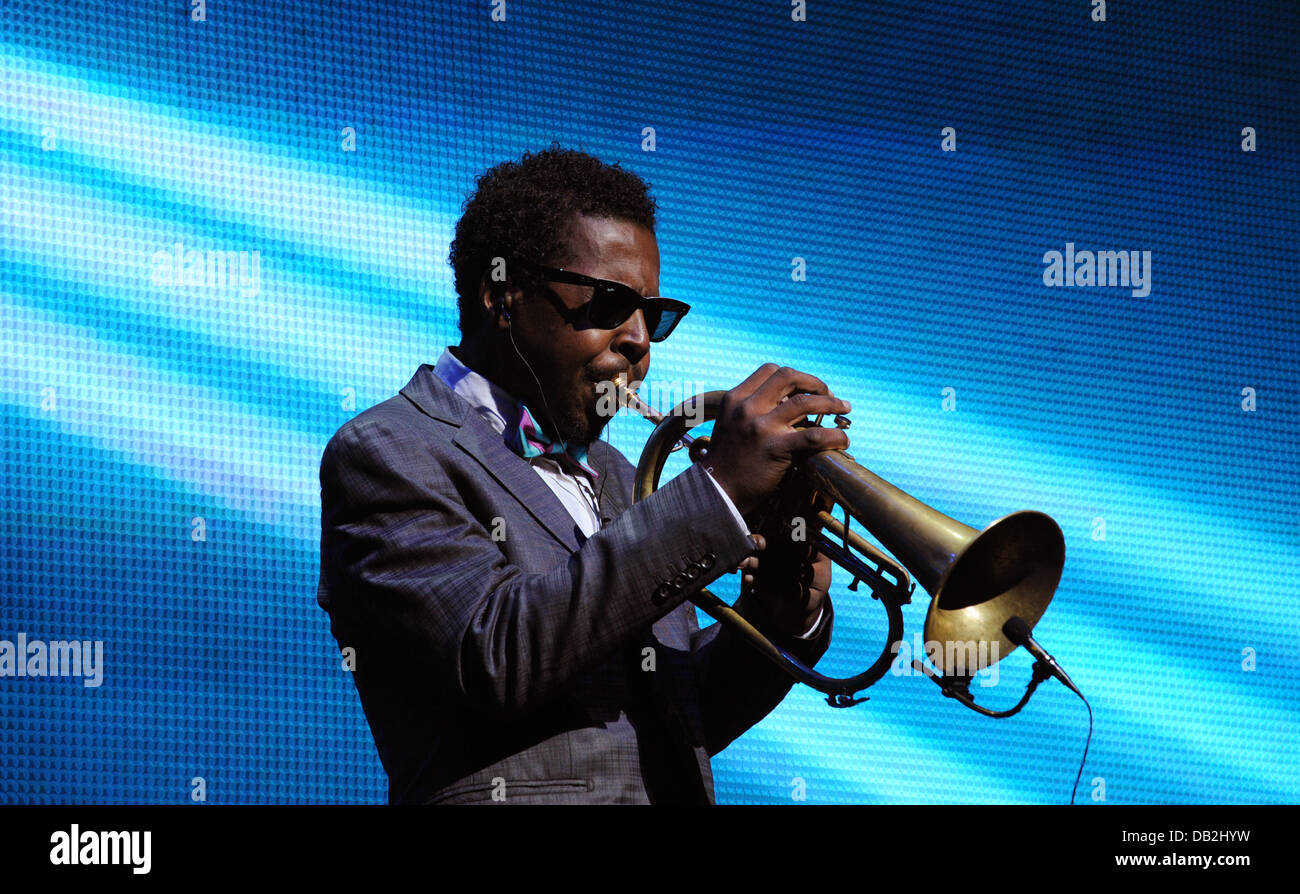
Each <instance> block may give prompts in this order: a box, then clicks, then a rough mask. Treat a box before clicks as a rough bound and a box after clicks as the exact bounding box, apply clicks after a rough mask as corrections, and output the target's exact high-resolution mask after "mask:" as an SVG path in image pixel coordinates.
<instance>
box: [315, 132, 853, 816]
mask: <svg viewBox="0 0 1300 894" xmlns="http://www.w3.org/2000/svg"><path fill="white" fill-rule="evenodd" d="M450 260H451V263H452V266H453V267H454V268H455V272H456V288H457V292H458V295H459V301H460V314H461V331H462V343H461V345H459V346H458V347H456V348H453V349H449V350H448V351H447V352H445V353H444V354H443V355H442V358H441V359H440V360H439V361H438V363H437V365H436V366H429V365H427V364H426V365H424V366H422V367H421V368H420V369H419V371H417V372H416V374H415V376H414V377H413V378H412V379H411V381H410V382H409V383H408V384H407V385H406V387H404V388H403V389H402V390H401V392H400V394H398V395H397V396H396V397H393V398H391V399H389V400H387V401H385V402H383V403H381V404H379V405H378V406H376V407H372V408H371V409H369V410H367V411H365V412H363V413H361V414H359V415H358V416H357V417H356V418H355V419H353V420H352V421H350V422H349V423H347V424H346V425H344V426H343V427H342V428H341V429H340V430H339V431H338V433H337V434H335V436H334V437H333V438H332V439H331V441H330V443H329V445H328V446H327V447H326V450H325V454H324V457H323V459H322V461H321V500H322V537H321V582H320V589H319V594H318V599H319V602H320V604H321V606H322V607H323V608H324V609H325V610H326V611H328V612H329V613H330V616H331V628H332V631H333V633H334V635H335V637H336V638H337V640H338V643H339V646H340V648H351V649H353V650H354V653H353V654H354V655H355V660H356V664H355V672H354V679H355V681H356V685H357V690H358V693H359V694H360V697H361V702H362V706H363V707H364V709H365V712H366V717H367V719H368V721H369V723H370V727H371V730H372V732H373V733H374V736H375V742H376V745H377V747H378V750H379V754H380V757H381V759H382V761H383V764H384V768H385V770H386V771H387V773H388V776H389V801H390V802H391V803H469V802H492V801H504V802H506V803H512V802H513V803H560V802H584V803H647V802H648V803H711V802H712V801H713V798H714V794H713V778H712V773H711V771H710V765H709V758H710V757H711V756H712V755H714V754H717V753H718V752H719V751H721V750H722V749H723V748H725V747H726V746H727V745H728V744H729V743H730V742H731V741H733V740H734V739H735V738H736V737H737V736H739V735H740V734H741V733H742V732H744V731H745V730H746V729H748V728H749V727H750V726H752V725H753V724H754V723H756V722H757V721H759V720H760V719H761V718H762V717H764V716H765V715H766V714H767V713H768V712H769V711H770V710H771V709H772V708H773V707H775V706H776V705H777V704H778V703H779V702H780V700H781V699H782V698H783V697H784V696H785V694H786V692H787V691H788V690H789V688H790V686H791V685H792V684H791V680H790V678H789V677H788V676H787V675H785V674H784V673H783V672H781V671H780V670H779V669H777V668H775V667H774V666H772V665H771V664H770V663H769V662H767V661H766V659H764V658H762V657H761V656H760V655H759V654H758V653H757V652H756V651H755V650H754V649H753V648H752V647H751V646H749V645H748V644H747V643H744V642H743V641H741V640H740V639H739V638H737V637H736V636H735V635H734V634H733V632H732V631H731V630H730V628H723V627H722V625H714V626H712V627H710V628H708V629H707V630H704V631H701V630H700V629H699V626H698V624H697V622H696V618H695V610H694V608H693V607H692V606H691V605H690V604H688V603H687V602H686V601H685V600H686V598H687V597H688V596H689V595H691V594H692V593H694V592H695V591H696V590H698V589H700V588H701V587H703V586H705V585H706V584H707V583H709V582H710V581H711V580H713V579H714V578H715V577H717V576H718V575H719V574H721V573H723V572H726V571H728V570H730V569H734V568H737V567H738V566H741V565H743V566H744V567H745V568H746V570H747V571H748V574H747V576H746V578H745V585H746V593H745V595H744V596H742V598H741V600H740V601H739V609H740V610H741V611H742V612H743V613H744V614H745V615H746V616H747V617H748V618H750V620H751V622H753V623H754V624H755V625H756V626H759V627H760V629H763V630H764V631H765V632H767V633H769V634H771V635H773V636H775V637H776V638H777V640H778V642H780V643H781V644H782V645H783V646H784V647H786V648H787V649H789V650H790V651H791V652H792V653H794V654H796V655H798V656H799V657H800V658H801V659H802V660H804V661H805V662H807V663H809V664H811V663H813V662H815V661H816V660H817V659H818V658H819V657H820V656H821V655H822V653H823V652H824V651H825V650H826V648H827V646H828V645H829V642H830V632H831V626H832V618H831V615H832V612H831V605H830V601H829V600H828V599H827V598H826V589H827V587H828V586H829V583H830V566H829V561H828V560H826V559H825V558H823V557H821V556H815V557H810V556H805V561H804V562H802V563H799V562H794V563H791V562H789V561H785V562H780V563H771V562H769V563H766V564H760V563H758V562H757V559H756V558H754V557H753V555H754V553H755V552H756V550H757V549H760V548H762V547H763V546H765V542H764V539H763V537H762V536H761V535H757V536H751V535H750V534H749V532H748V530H747V526H746V524H745V521H744V516H745V515H747V514H751V513H754V512H755V511H756V510H758V509H759V508H760V506H761V505H762V504H763V503H764V501H765V500H767V499H768V498H769V497H770V496H771V495H772V494H773V493H774V492H775V490H776V488H777V485H778V484H779V482H780V481H781V480H782V478H783V477H784V475H785V473H786V472H787V470H788V469H789V467H790V465H791V462H792V460H793V459H794V458H796V457H798V456H800V455H803V454H805V453H807V452H809V451H817V450H824V449H832V448H840V449H842V448H844V447H846V446H847V443H848V439H847V437H846V436H845V434H844V433H843V432H842V431H840V430H838V429H833V428H821V427H808V426H806V425H801V424H800V423H802V422H803V421H804V420H805V419H806V417H807V416H808V415H813V414H823V413H824V414H834V413H844V412H847V411H848V404H847V403H845V402H844V401H841V400H838V399H837V398H835V397H834V396H833V395H831V394H830V392H829V391H828V390H827V389H826V386H825V385H824V384H822V383H821V382H820V381H818V380H817V379H815V378H814V377H812V376H809V375H805V374H803V373H799V372H796V371H794V370H790V369H783V368H777V367H776V366H775V365H774V364H768V365H766V366H763V367H761V368H760V369H758V370H757V371H756V372H755V373H754V374H753V375H751V376H750V377H749V378H748V379H746V380H745V382H743V383H741V384H740V385H739V386H737V387H736V388H735V389H733V390H732V391H730V392H728V395H727V399H726V401H725V403H724V406H723V412H722V416H721V417H720V418H719V420H718V421H717V422H716V424H715V426H714V433H713V440H712V445H711V450H710V452H709V456H708V460H707V467H705V466H703V465H695V466H692V467H691V468H690V469H689V470H688V471H686V472H684V473H683V474H681V475H679V476H677V477H676V478H674V479H673V480H672V481H669V482H667V483H665V484H663V485H662V486H661V487H660V488H659V490H657V491H656V492H655V493H653V494H651V495H650V496H649V497H647V498H646V499H645V500H643V501H641V502H639V503H636V504H635V505H633V503H632V477H633V468H632V465H631V464H630V463H629V462H628V460H627V459H626V458H624V457H623V456H622V455H621V454H620V453H618V452H617V451H615V450H614V449H613V448H611V447H610V446H609V445H608V444H606V443H605V442H603V441H600V440H599V435H600V432H601V430H602V428H603V427H604V425H605V424H606V422H607V421H608V419H607V418H605V416H603V415H602V413H601V412H600V408H601V406H602V403H603V402H602V400H601V397H602V396H603V386H602V383H605V384H607V383H608V382H609V381H610V380H612V379H614V378H615V377H616V376H619V375H624V376H626V378H627V380H628V381H631V382H638V381H641V380H643V379H644V377H645V374H646V371H647V369H648V367H649V359H650V343H651V340H652V339H661V338H662V337H666V335H667V331H668V330H671V328H672V325H673V324H674V320H675V319H678V318H679V315H680V313H681V309H680V307H679V306H678V305H676V304H674V303H672V302H667V301H662V300H656V299H653V298H650V299H646V298H645V297H644V296H655V295H657V294H658V291H659V252H658V246H657V243H656V241H655V236H654V201H653V199H652V198H651V197H650V196H649V195H648V187H647V186H646V184H645V183H644V182H643V181H642V180H641V179H640V178H638V177H636V176H635V175H633V174H631V173H628V172H626V171H623V170H621V169H620V168H618V167H617V166H609V165H605V164H604V163H602V162H600V161H599V160H597V159H595V158H592V157H591V156H589V155H586V154H584V153H581V152H575V151H567V150H561V149H558V148H555V147H552V149H550V150H546V151H544V152H540V153H536V154H532V155H528V154H525V156H524V157H523V159H522V160H521V161H520V162H518V163H513V162H508V163H505V164H502V165H498V166H497V167H495V168H493V169H492V170H490V171H488V172H487V173H486V174H484V175H483V176H482V177H480V178H479V180H478V184H477V189H476V192H475V193H474V195H472V196H471V198H470V199H469V200H468V201H467V202H466V205H465V210H464V215H463V217H462V218H461V220H460V222H459V223H458V225H457V228H456V239H455V241H454V242H453V244H452V248H451V258H450ZM771 552H772V551H769V553H771Z"/></svg>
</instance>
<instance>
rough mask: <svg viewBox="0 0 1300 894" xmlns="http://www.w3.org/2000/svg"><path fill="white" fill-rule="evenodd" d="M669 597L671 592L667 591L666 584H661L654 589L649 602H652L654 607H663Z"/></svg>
mask: <svg viewBox="0 0 1300 894" xmlns="http://www.w3.org/2000/svg"><path fill="white" fill-rule="evenodd" d="M671 595H672V592H671V591H670V590H669V588H668V584H666V583H661V584H660V585H659V586H658V587H656V588H655V591H654V592H653V593H651V594H650V601H651V602H653V603H654V604H655V605H663V604H664V603H665V602H667V601H668V597H669V596H671Z"/></svg>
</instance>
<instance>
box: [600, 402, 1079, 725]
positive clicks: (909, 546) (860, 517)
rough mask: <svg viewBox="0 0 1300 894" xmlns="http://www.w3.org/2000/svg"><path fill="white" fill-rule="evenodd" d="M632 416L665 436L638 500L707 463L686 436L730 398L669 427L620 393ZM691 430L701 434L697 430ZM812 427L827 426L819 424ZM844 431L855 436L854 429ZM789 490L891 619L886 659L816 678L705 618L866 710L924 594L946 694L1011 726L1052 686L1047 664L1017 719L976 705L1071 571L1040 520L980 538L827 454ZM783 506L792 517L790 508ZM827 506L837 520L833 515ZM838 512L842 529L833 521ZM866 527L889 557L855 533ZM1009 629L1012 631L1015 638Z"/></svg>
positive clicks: (785, 656) (761, 642)
mask: <svg viewBox="0 0 1300 894" xmlns="http://www.w3.org/2000/svg"><path fill="white" fill-rule="evenodd" d="M616 388H617V391H618V398H619V400H620V402H621V404H622V405H623V406H626V407H627V408H629V409H631V410H633V411H635V412H637V413H639V414H640V415H641V416H643V417H645V418H646V419H648V420H649V421H650V422H653V423H654V424H655V430H654V432H653V433H652V434H651V435H650V439H649V441H648V442H647V443H646V446H645V448H644V450H643V451H642V453H641V458H640V462H639V463H638V464H637V470H636V499H637V500H641V499H644V498H645V497H646V496H648V495H649V494H650V493H651V492H653V491H654V490H655V489H656V488H657V487H658V486H659V478H660V476H661V475H662V473H663V469H664V465H665V463H666V462H667V460H668V455H669V454H670V453H671V452H673V451H674V450H677V449H680V447H683V446H684V447H686V448H687V449H688V451H689V455H690V458H691V460H692V461H693V462H699V461H701V460H703V459H704V458H706V457H707V456H708V437H707V436H704V435H701V436H692V435H691V434H689V432H688V428H693V427H695V426H698V425H702V424H704V423H706V422H709V421H712V420H714V419H716V418H717V417H718V414H719V412H720V411H721V406H722V399H723V396H724V394H725V392H722V391H709V392H706V393H704V394H699V395H696V396H695V397H693V398H690V399H689V400H687V401H684V402H683V403H681V404H679V405H678V406H677V407H676V408H674V409H673V410H672V412H670V413H669V414H668V415H666V416H665V415H660V414H659V413H658V412H656V411H655V410H654V409H653V408H651V407H650V406H649V405H648V404H646V403H645V402H644V401H642V400H641V398H640V397H638V396H637V394H636V393H635V392H634V391H632V390H631V389H630V388H628V387H627V385H626V383H625V382H623V381H619V382H618V383H617V385H616ZM690 423H693V424H690ZM811 424H814V425H820V424H821V417H817V419H816V420H813V421H812V422H811ZM835 424H836V425H838V426H840V427H841V428H847V427H848V426H849V420H848V419H847V418H845V417H836V419H835ZM782 489H783V490H784V491H787V495H789V492H791V490H792V489H793V497H794V499H795V501H796V502H798V501H803V502H799V505H804V506H808V507H809V508H810V514H811V515H812V517H813V518H814V519H815V520H816V525H815V526H814V527H815V528H816V530H817V538H818V543H817V547H818V549H819V550H820V551H821V552H822V553H823V554H825V555H827V556H829V557H830V558H831V559H832V560H833V561H834V562H836V563H837V564H839V565H840V566H842V567H843V568H845V569H846V570H847V571H848V573H849V574H850V575H851V576H852V582H851V583H850V584H849V589H850V590H852V591H857V590H858V588H859V584H861V583H866V584H867V585H868V587H869V588H870V590H871V594H872V596H873V598H875V599H876V600H877V601H879V602H880V603H881V605H882V606H883V607H884V608H885V611H886V614H887V617H888V623H889V629H888V634H887V637H888V638H887V640H886V643H885V647H884V649H883V650H882V651H881V653H880V657H879V658H877V659H876V661H875V662H874V663H873V664H872V665H871V666H870V667H869V668H867V670H865V671H863V672H862V673H860V674H857V675H856V676H853V677H844V678H835V677H828V676H825V675H823V674H820V673H818V672H817V671H815V670H813V669H812V668H810V667H808V666H807V665H805V664H804V663H803V662H801V661H800V660H799V659H798V658H797V657H795V656H794V655H791V654H790V653H789V652H788V651H787V650H785V649H784V648H782V647H781V646H780V645H778V644H777V643H775V642H773V641H772V640H771V639H770V638H769V637H767V636H766V635H764V634H763V633H762V632H760V631H759V630H758V629H757V628H756V627H754V626H753V624H751V623H750V622H749V621H748V620H747V619H746V618H745V617H743V616H742V615H741V614H740V612H738V611H736V609H735V608H733V607H732V606H731V605H729V604H728V603H727V602H725V601H724V600H722V599H720V598H718V597H717V596H715V595H714V594H713V593H711V592H709V591H708V590H707V589H701V590H700V591H699V592H698V593H697V594H695V595H694V596H692V597H691V601H692V602H694V603H695V604H696V605H697V606H699V608H700V609H701V610H703V611H704V612H705V613H706V614H708V615H710V616H711V617H713V618H714V619H715V620H717V621H718V623H720V624H726V625H728V626H730V627H731V628H732V629H734V630H735V631H736V633H738V634H739V635H740V636H741V637H743V638H744V639H745V640H746V641H747V642H749V643H750V644H751V645H752V646H753V647H754V648H756V649H757V650H758V651H759V652H760V653H762V654H763V655H764V656H766V657H767V658H768V659H769V660H771V661H772V662H773V663H774V664H776V665H777V666H778V667H780V668H782V669H783V670H785V671H786V672H787V673H788V674H790V676H792V677H793V678H794V679H795V680H797V681H799V682H801V683H804V684H805V685H808V686H811V687H812V688H814V689H816V690H818V691H819V692H821V693H823V694H824V695H826V697H827V701H828V703H829V704H831V705H832V706H833V707H841V708H842V707H848V706H850V705H855V704H858V703H860V702H862V701H865V700H866V698H865V697H861V698H859V697H857V693H858V692H860V691H862V690H864V689H866V688H867V687H869V686H871V685H873V684H874V683H876V682H877V681H878V680H880V678H881V677H883V676H884V675H885V674H886V673H887V672H888V671H889V669H890V668H891V667H892V666H893V665H894V663H895V661H896V660H897V659H896V656H897V654H898V651H899V647H900V645H901V643H902V640H903V626H904V625H903V616H902V606H903V605H906V604H908V603H910V602H911V596H912V594H913V593H914V592H915V589H916V584H917V583H919V584H920V585H921V587H922V588H924V589H925V590H926V591H927V592H928V593H929V594H930V597H931V601H930V605H929V608H928V611H927V615H926V621H925V640H926V642H927V643H928V644H930V645H929V646H928V647H927V652H926V654H927V657H928V658H929V660H930V662H931V664H932V665H933V669H931V668H930V667H927V666H926V665H925V664H924V663H923V662H921V661H919V660H914V661H913V663H912V664H913V667H914V668H915V669H916V670H917V671H919V672H922V673H924V674H925V675H926V676H927V677H929V678H930V679H932V680H934V681H935V682H936V683H937V684H938V685H939V687H940V689H941V690H942V691H943V694H944V695H946V696H948V697H951V698H955V699H957V700H958V701H960V702H962V703H963V704H965V705H966V706H967V707H969V708H971V709H972V710H975V711H978V712H979V713H981V714H985V715H987V716H991V717H1008V716H1011V715H1012V714H1014V713H1016V712H1017V711H1019V710H1020V709H1021V708H1022V707H1024V705H1025V703H1026V702H1027V701H1028V700H1029V697H1030V696H1031V695H1032V694H1033V691H1034V689H1035V688H1037V686H1038V685H1039V683H1041V682H1043V681H1044V680H1046V679H1047V678H1048V676H1050V674H1051V670H1050V668H1049V667H1048V666H1047V665H1046V663H1045V662H1043V661H1041V660H1039V661H1036V662H1035V665H1034V673H1033V677H1032V679H1031V681H1030V683H1029V684H1028V686H1027V688H1026V692H1025V694H1024V696H1023V697H1022V698H1021V700H1020V703H1019V704H1017V705H1016V706H1015V707H1014V708H1012V709H1011V710H1008V711H992V710H989V709H987V708H984V707H982V706H980V705H977V704H976V703H975V701H974V699H973V698H972V697H971V695H970V690H969V683H970V679H971V677H972V676H973V674H974V673H975V672H977V671H979V670H981V669H983V668H984V667H987V666H989V665H991V664H993V663H995V662H996V661H998V660H1000V659H1001V658H1002V657H1005V655H1006V654H1008V653H1010V652H1011V651H1014V650H1015V649H1016V647H1017V645H1019V644H1022V643H1024V642H1025V638H1024V637H1023V636H1019V635H1017V633H1016V631H1017V629H1023V627H1017V624H1018V622H1016V621H1014V619H1017V618H1019V619H1021V620H1023V622H1024V624H1025V625H1027V626H1028V627H1030V628H1032V627H1033V625H1034V624H1035V623H1037V622H1038V620H1039V618H1041V617H1042V615H1043V613H1044V612H1045V611H1046V610H1047V606H1048V604H1049V603H1050V602H1051V601H1052V596H1053V594H1054V593H1055V591H1056V587H1057V584H1058V583H1059V582H1060V579H1061V573H1062V571H1063V570H1064V567H1065V538H1064V536H1063V535H1062V533H1061V529H1060V527H1059V526H1058V525H1057V524H1056V522H1055V521H1054V520H1053V519H1052V518H1051V517H1050V516H1048V515H1046V514H1044V513H1042V512H1035V511H1022V512H1015V513H1012V514H1010V515H1006V516H1003V517H1002V518H1000V519H998V520H996V521H994V522H993V523H991V524H990V525H988V526H987V527H986V528H984V529H983V530H982V531H978V530H976V529H975V528H972V527H970V526H968V525H964V524H962V523H961V522H959V521H956V520H955V519H952V518H950V517H948V516H947V515H944V514H943V513H941V512H939V511H938V510H936V509H933V508H931V507H930V506H927V505H926V504H925V503H922V502H921V501H920V500H918V499H916V498H915V497H912V496H910V495H909V494H907V493H905V492H903V491H902V490H900V489H899V488H897V487H895V486H894V485H892V484H890V483H889V482H888V481H885V480H884V479H883V478H881V477H880V476H878V475H876V474H875V473H873V472H871V471H869V470H867V469H865V468H863V467H862V466H861V465H859V464H858V463H857V462H856V461H855V460H854V459H853V457H852V456H850V455H849V454H848V453H846V452H844V451H842V450H826V451H822V452H820V453H817V454H814V455H812V456H809V457H807V458H806V459H804V460H802V461H800V462H799V463H796V465H795V466H794V468H793V469H792V472H791V474H790V475H788V476H787V478H786V481H785V483H784V484H783V485H782ZM783 505H790V504H789V502H788V501H787V502H785V503H783ZM827 505H829V506H830V507H831V508H830V509H827V508H824V507H825V506H827ZM837 506H838V507H839V509H840V510H842V511H841V513H840V514H841V515H842V518H837V517H836V513H835V512H833V511H832V509H834V508H835V507H837ZM854 522H856V523H857V524H859V525H860V526H861V527H862V528H863V529H865V530H866V531H867V532H868V533H870V534H871V535H872V536H874V537H875V538H876V539H877V540H878V541H879V542H880V543H881V544H882V545H883V546H884V547H885V550H887V551H888V553H890V554H892V558H891V556H890V555H887V554H886V553H885V552H884V551H882V550H880V549H879V548H877V547H876V546H875V544H873V543H871V542H870V541H869V540H867V539H866V538H864V537H863V536H862V535H861V534H859V533H858V532H857V531H855V530H853V529H852V524H853V523H854ZM1009 624H1010V626H1008V625H1009Z"/></svg>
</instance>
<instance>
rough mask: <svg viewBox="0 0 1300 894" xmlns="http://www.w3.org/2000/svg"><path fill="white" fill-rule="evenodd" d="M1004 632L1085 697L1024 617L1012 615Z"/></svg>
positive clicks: (1057, 677)
mask: <svg viewBox="0 0 1300 894" xmlns="http://www.w3.org/2000/svg"><path fill="white" fill-rule="evenodd" d="M1002 632H1003V633H1005V634H1006V636H1007V639H1009V640H1011V641H1012V642H1013V643H1015V644H1016V645H1017V646H1024V647H1025V648H1026V649H1028V650H1029V654H1030V655H1033V656H1034V657H1035V658H1037V659H1038V660H1039V661H1041V662H1043V664H1044V666H1046V667H1047V669H1048V670H1050V671H1051V672H1052V676H1054V677H1056V679H1058V680H1060V681H1061V682H1062V683H1064V684H1065V685H1066V686H1068V687H1070V688H1071V689H1073V690H1074V694H1075V695H1077V696H1079V698H1083V693H1082V692H1080V691H1079V687H1078V686H1075V685H1074V681H1073V680H1071V679H1070V675H1069V674H1067V673H1066V672H1065V671H1064V670H1063V669H1062V668H1061V666H1060V665H1059V664H1057V663H1056V659H1055V658H1053V657H1052V656H1051V655H1049V654H1047V650H1046V649H1044V648H1043V647H1042V646H1040V645H1039V644H1038V641H1037V640H1035V639H1034V637H1033V634H1031V633H1030V631H1029V625H1028V624H1026V623H1025V619H1024V618H1021V617H1020V616H1018V615H1012V616H1011V617H1010V618H1008V619H1007V622H1006V623H1005V624H1003V625H1002ZM1084 701H1087V699H1084ZM1089 710H1091V709H1089Z"/></svg>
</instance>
